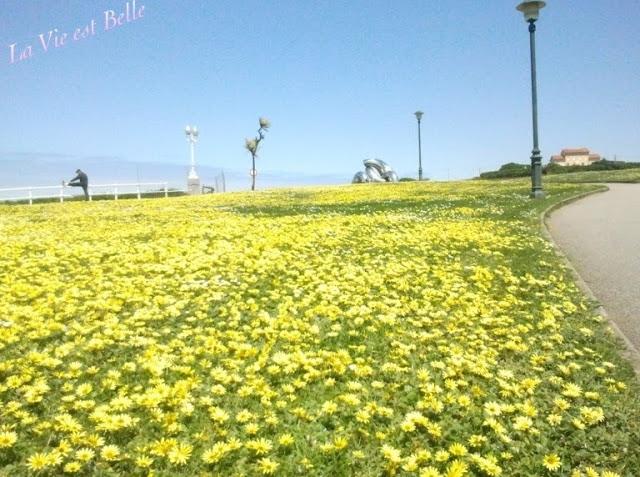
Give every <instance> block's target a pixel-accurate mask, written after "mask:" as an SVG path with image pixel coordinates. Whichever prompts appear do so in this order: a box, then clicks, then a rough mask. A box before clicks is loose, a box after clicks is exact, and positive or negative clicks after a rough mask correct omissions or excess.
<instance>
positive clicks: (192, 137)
mask: <svg viewBox="0 0 640 477" xmlns="http://www.w3.org/2000/svg"><path fill="white" fill-rule="evenodd" d="M184 132H185V134H186V135H187V141H189V146H190V149H191V169H190V170H189V176H188V177H187V193H188V194H189V195H197V194H200V192H201V190H200V178H199V177H198V173H197V172H196V158H195V146H196V142H198V128H197V127H195V126H193V127H192V126H187V127H186V128H185V129H184Z"/></svg>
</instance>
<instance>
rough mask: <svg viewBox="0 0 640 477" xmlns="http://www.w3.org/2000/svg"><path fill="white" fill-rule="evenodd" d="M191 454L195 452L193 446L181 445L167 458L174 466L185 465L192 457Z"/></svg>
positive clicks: (171, 451) (172, 450) (170, 452)
mask: <svg viewBox="0 0 640 477" xmlns="http://www.w3.org/2000/svg"><path fill="white" fill-rule="evenodd" d="M191 452H193V446H191V445H190V444H183V443H181V444H178V445H177V446H175V447H174V448H173V449H171V450H170V451H169V454H167V457H168V458H169V462H171V463H172V464H177V465H184V464H186V463H187V461H188V460H189V458H190V457H191Z"/></svg>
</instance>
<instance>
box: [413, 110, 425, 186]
mask: <svg viewBox="0 0 640 477" xmlns="http://www.w3.org/2000/svg"><path fill="white" fill-rule="evenodd" d="M414 114H415V115H416V118H417V119H418V180H419V181H421V180H422V131H421V129H420V123H421V122H422V115H423V114H424V113H423V112H422V111H416V112H415V113H414Z"/></svg>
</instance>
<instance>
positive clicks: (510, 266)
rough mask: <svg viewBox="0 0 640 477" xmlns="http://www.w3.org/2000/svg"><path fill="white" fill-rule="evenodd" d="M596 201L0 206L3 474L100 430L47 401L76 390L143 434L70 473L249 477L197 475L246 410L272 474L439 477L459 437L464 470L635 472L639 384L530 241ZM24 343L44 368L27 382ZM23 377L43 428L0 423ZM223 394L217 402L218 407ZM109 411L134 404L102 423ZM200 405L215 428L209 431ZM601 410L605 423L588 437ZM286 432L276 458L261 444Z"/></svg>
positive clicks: (115, 438) (269, 195)
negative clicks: (39, 389) (220, 413)
mask: <svg viewBox="0 0 640 477" xmlns="http://www.w3.org/2000/svg"><path fill="white" fill-rule="evenodd" d="M593 187H594V186H582V185H581V186H577V185H566V184H563V185H549V187H548V188H547V193H548V196H547V198H546V199H545V200H542V201H536V202H532V201H530V200H529V199H528V198H527V182H526V181H508V182H503V183H492V184H487V183H486V182H484V181H483V182H467V183H451V184H438V183H432V184H419V183H409V184H389V185H363V186H357V187H336V188H327V189H320V188H309V189H298V190H292V191H271V192H265V193H260V194H254V195H251V194H227V195H219V196H208V197H199V198H179V199H170V200H163V199H160V200H145V201H141V202H137V201H129V202H122V203H107V202H102V203H99V202H96V203H93V204H84V203H74V204H66V205H64V206H60V205H58V204H51V205H43V206H33V207H2V206H0V237H1V238H2V241H3V244H4V246H3V249H2V253H0V268H1V269H3V270H7V272H6V273H5V275H4V276H3V277H2V278H0V313H1V315H0V316H2V317H3V319H5V320H9V321H12V322H13V324H14V325H13V326H11V327H9V328H0V343H1V344H2V347H1V348H0V356H1V357H2V365H1V366H0V376H1V377H2V379H3V380H4V383H5V384H0V403H1V404H3V406H2V410H0V414H1V415H2V419H3V425H7V426H13V427H12V429H15V431H16V432H17V434H18V436H19V440H18V442H17V444H15V445H14V446H13V447H11V448H9V449H8V450H7V449H0V475H1V473H2V468H3V466H4V472H5V473H6V475H12V476H14V475H15V476H21V475H27V474H28V472H27V470H26V469H27V468H26V465H25V463H26V461H27V457H28V456H29V455H32V454H33V452H36V451H37V452H44V451H47V452H49V453H51V452H54V446H58V445H60V442H61V441H64V440H65V439H68V434H66V433H65V432H64V431H63V430H60V429H59V424H56V420H55V419H54V416H55V415H56V414H60V413H63V412H69V413H70V414H72V415H73V416H75V418H76V419H77V421H78V422H80V423H81V424H82V426H84V428H85V429H87V431H91V430H92V429H94V426H96V425H97V424H96V420H95V419H91V418H90V415H89V411H90V410H91V409H89V410H87V409H84V408H83V407H80V408H78V409H76V408H74V402H73V401H74V399H72V400H71V402H70V401H69V400H65V399H63V398H64V396H65V395H68V394H69V392H73V390H74V388H76V389H77V386H79V385H80V384H81V383H90V384H92V386H93V391H91V394H90V396H89V397H90V398H92V399H93V400H94V401H95V404H96V405H99V404H104V405H105V406H106V409H107V410H108V412H110V413H116V412H119V413H123V412H126V413H128V414H129V415H130V416H133V417H134V418H138V419H140V421H139V424H138V425H136V426H135V427H134V428H125V429H122V430H119V431H113V432H112V431H101V432H100V433H101V435H103V436H104V438H105V440H106V443H107V444H114V445H117V446H119V448H120V450H121V452H122V453H123V456H124V457H123V458H122V459H119V460H117V461H115V462H111V463H109V462H107V461H105V460H104V459H101V458H99V457H97V458H96V459H95V460H94V461H92V462H91V463H90V464H88V465H87V466H86V467H85V468H84V469H85V470H84V474H83V475H90V474H94V475H131V474H136V472H141V471H136V465H135V464H134V461H135V458H136V456H140V455H147V456H149V455H151V456H153V458H154V459H155V460H154V464H153V468H154V469H156V472H157V473H156V475H163V476H165V475H166V476H169V475H194V474H196V473H198V472H205V471H208V472H214V474H213V475H216V474H215V473H216V472H220V473H221V474H224V475H240V473H243V472H244V473H247V474H249V475H255V474H258V473H259V472H260V469H261V467H260V464H259V456H258V457H257V456H256V455H255V453H254V452H252V451H250V450H249V449H248V448H243V449H240V450H235V451H233V452H231V456H230V457H227V458H226V459H222V460H221V461H220V462H218V463H216V464H206V463H204V462H203V461H202V456H203V451H204V450H205V449H208V448H210V447H211V446H212V445H213V444H214V443H215V442H223V441H224V440H225V439H229V438H230V437H233V438H236V439H238V440H239V441H240V442H242V443H247V442H249V441H250V440H251V439H252V436H250V435H248V434H247V432H248V431H247V429H246V428H245V424H244V423H239V422H237V421H236V420H235V419H236V418H234V416H237V413H238V412H239V411H241V410H242V409H249V410H250V411H251V412H252V413H253V414H254V415H255V416H257V418H255V421H256V423H258V424H259V427H260V430H259V431H258V434H257V435H256V436H253V437H256V438H257V437H260V438H265V439H269V440H271V441H272V445H273V450H272V451H270V452H268V457H269V458H270V459H272V460H273V461H274V462H277V463H278V464H279V468H278V471H279V472H280V473H281V475H299V474H306V475H326V476H329V475H354V474H355V475H364V476H379V475H381V473H383V471H384V470H385V469H387V470H390V469H395V470H397V471H399V472H400V473H401V474H404V473H405V472H404V471H403V470H402V466H408V467H407V468H411V463H412V461H411V459H412V457H411V456H412V455H413V456H417V458H418V464H417V465H419V467H422V468H423V469H424V468H427V467H428V466H432V467H434V468H438V469H440V470H442V471H443V472H444V471H445V470H447V469H449V470H450V468H451V466H452V465H454V464H452V463H451V462H452V461H453V460H454V457H453V456H451V455H449V456H446V457H445V454H442V453H441V454H439V456H440V457H439V458H440V459H442V461H438V459H436V456H437V454H436V451H438V450H440V451H442V452H444V451H447V450H451V449H452V448H451V445H452V444H455V443H457V444H463V445H465V446H466V448H467V452H468V453H467V454H466V455H461V456H459V457H458V459H459V460H460V461H461V462H463V463H465V465H468V466H469V468H470V469H471V475H490V474H491V472H492V471H493V472H497V471H495V465H499V466H500V468H501V469H502V475H508V476H510V477H511V476H525V475H526V476H528V475H546V472H547V471H546V470H545V469H544V468H543V467H542V465H541V462H542V458H543V456H545V455H547V454H551V453H557V454H558V455H559V456H560V458H561V461H562V463H561V467H560V471H559V473H560V474H561V475H568V473H569V471H570V470H572V469H577V468H580V469H582V470H584V469H585V468H586V467H587V466H593V467H594V468H597V469H599V470H601V471H602V470H603V469H609V470H612V471H617V472H618V473H619V474H620V475H624V476H633V475H634V473H635V471H636V470H637V469H638V468H640V457H639V456H638V454H637V453H636V452H634V451H633V449H637V448H639V447H640V402H639V400H638V395H639V394H640V393H639V392H638V391H639V389H638V385H637V381H636V380H635V377H634V375H633V372H632V371H631V369H630V367H629V366H628V364H627V363H625V362H624V361H622V360H621V359H620V357H619V356H618V353H617V349H616V344H615V342H614V339H613V338H612V337H611V334H610V333H609V332H607V331H606V329H605V328H603V327H602V326H601V325H600V324H599V323H598V319H597V317H595V316H594V314H593V312H592V306H591V305H590V304H589V303H586V302H585V300H584V297H582V295H581V294H580V292H579V291H578V289H577V288H576V287H575V285H574V284H573V283H572V281H571V278H570V275H569V273H568V272H567V271H566V270H564V268H563V266H562V265H561V262H560V261H559V260H558V258H557V257H556V256H555V254H554V251H553V249H552V247H551V246H550V245H549V244H547V243H546V242H545V241H544V239H542V237H541V235H540V231H539V221H538V217H539V214H540V213H541V211H542V210H544V209H545V208H546V207H547V206H549V205H551V204H553V203H555V202H557V201H559V200H562V199H564V198H567V197H570V196H572V195H574V194H576V193H577V192H579V191H583V190H588V189H590V188H593ZM36 223H37V226H38V227H37V229H34V224H36ZM83 260H88V263H90V264H91V267H90V273H89V274H87V273H85V271H84V269H83V268H81V264H82V261H83ZM85 263H86V262H85ZM203 283H215V286H204V285H202V284H203ZM56 295H57V296H58V298H56ZM157 297H160V298H161V299H158V298H157ZM54 309H55V313H53V312H52V310H54ZM193 317H197V319H196V320H194V319H193ZM59 325H62V326H64V327H65V329H66V331H65V332H64V333H62V332H61V329H60V328H59ZM17 336H19V337H20V339H18V340H16V339H15V338H16V337H17ZM25 337H27V338H26V339H25ZM35 349H37V350H38V353H40V354H39V355H38V356H57V357H59V359H60V361H61V362H60V364H58V365H57V366H54V367H53V368H51V367H50V366H41V365H37V364H34V363H37V362H38V361H41V359H42V357H37V356H31V355H29V351H34V350H35ZM56 350H66V351H65V352H60V351H56ZM278 352H280V353H278ZM74 362H76V363H77V362H80V363H81V364H82V366H83V369H87V368H89V367H91V366H93V367H94V368H95V370H92V371H91V372H90V373H86V372H83V371H80V372H78V371H77V370H75V369H76V368H75V367H74V366H75V365H74V364H73V363H74ZM167 362H174V363H175V364H174V365H173V366H170V367H169V368H165V367H163V366H165V365H166V363H167ZM126 363H129V364H126ZM163 363H164V364H163ZM276 363H279V364H276ZM125 364H126V365H125ZM178 364H180V365H181V366H178ZM274 365H275V367H273V366H274ZM212 366H213V369H214V370H215V369H223V370H224V373H223V375H224V376H228V377H230V378H231V380H230V381H229V382H227V381H226V378H224V376H218V377H217V378H216V377H215V376H217V375H216V374H215V373H213V371H212ZM269 366H271V367H269ZM158 367H159V368H158ZM287 367H288V368H290V371H288V372H283V369H285V368H287ZM158 369H159V371H158ZM113 370H120V371H121V375H120V376H119V375H117V374H113V373H110V371H113ZM25 373H27V374H29V375H31V376H35V378H42V379H45V380H46V381H47V382H48V385H49V386H50V387H51V391H50V392H47V394H46V397H44V399H43V400H42V401H37V400H36V401H35V402H34V403H33V404H30V405H28V406H27V408H26V409H27V410H28V412H29V415H30V416H34V417H35V418H36V419H37V420H36V424H39V425H42V424H43V423H51V424H50V426H51V427H47V426H46V425H45V426H43V427H42V428H40V427H38V426H36V425H35V424H33V423H28V419H27V420H26V421H25V419H24V418H25V416H24V415H23V414H20V413H18V412H16V411H15V410H13V411H10V410H9V409H13V408H11V407H10V406H8V404H9V403H10V402H20V401H24V396H25V393H27V392H29V393H31V395H32V394H33V393H34V392H35V391H34V390H33V389H31V388H30V387H29V385H30V384H31V383H29V382H27V383H23V384H20V380H21V379H22V378H23V377H24V376H25ZM57 373H62V374H57ZM158 373H159V374H158ZM12 376H13V378H12ZM21 377H22V378H21ZM158 377H160V378H161V381H162V382H164V383H165V384H167V385H170V386H178V385H179V387H180V386H181V388H180V389H182V390H181V391H179V394H178V396H182V398H176V395H175V393H176V392H178V391H173V392H170V393H169V394H168V395H166V391H165V394H162V393H160V394H159V395H160V397H161V403H160V404H158V406H159V407H160V408H161V409H163V415H161V416H160V417H159V416H158V415H157V413H155V412H152V410H151V409H149V408H147V407H145V405H144V402H145V398H144V395H143V394H142V393H144V392H146V391H149V390H152V389H155V388H157V387H158V386H159V382H158ZM185 377H188V378H189V379H191V377H194V378H196V379H197V380H198V384H197V385H195V384H193V383H192V384H188V382H189V381H188V380H187V384H185V382H184V381H185ZM223 378H224V379H223ZM236 379H238V380H239V381H238V382H236V381H235V380H236ZM0 382H2V381H0ZM220 382H223V383H225V386H226V388H227V392H226V393H225V394H223V395H219V394H212V393H211V390H212V389H213V388H212V387H214V388H215V386H217V385H219V384H220ZM6 383H12V385H11V386H7V384H6ZM15 383H17V384H15ZM69 384H70V385H71V388H68V387H65V386H67V385H69ZM138 385H142V388H141V389H138V388H137V387H136V386H138ZM265 386H266V387H265ZM576 386H577V388H576ZM269 390H270V391H271V392H273V393H275V395H274V396H271V392H268V391H269ZM185 392H186V394H187V396H188V397H185V396H184V393H185ZM71 395H72V396H73V393H72V394H71ZM118 395H120V396H123V395H124V396H128V397H129V399H131V400H132V402H133V403H134V404H133V405H132V406H126V405H125V406H124V411H123V410H122V403H120V405H119V406H120V408H118V409H119V410H116V409H110V407H113V406H114V404H113V402H114V401H113V400H114V398H116V397H117V396H118ZM141 396H142V397H141ZM269 396H271V397H269ZM77 399H78V398H76V399H75V400H77ZM147 399H148V398H147ZM176 399H177V400H176ZM181 399H182V400H184V399H187V401H188V402H189V403H191V405H192V406H193V407H194V409H193V410H192V411H191V413H190V414H189V413H187V414H184V413H183V411H181V409H182V407H181V406H183V405H184V402H183V401H181ZM211 399H213V401H211ZM354 399H355V400H354ZM559 399H562V400H563V401H564V402H565V403H566V404H567V405H569V406H570V407H569V408H568V409H564V410H563V407H564V406H565V404H563V402H562V401H558V400H559ZM163 400H164V401H163ZM356 401H357V402H358V404H354V403H355V402H356ZM211 402H213V403H214V404H215V405H216V407H219V408H221V409H223V410H224V411H226V412H227V413H228V414H229V420H228V421H225V422H226V423H224V424H221V423H218V424H216V423H215V422H216V421H214V422H213V423H212V420H211V419H212V417H211V416H212V411H211V408H210V406H211V405H212V404H211ZM327 402H334V403H337V404H338V409H337V411H335V412H334V413H328V412H327V411H326V409H325V408H324V407H323V406H324V405H325V404H326V403H327ZM87 405H88V404H87ZM487 406H488V407H487ZM496 406H497V407H496ZM595 408H601V409H602V411H603V413H604V416H605V419H604V421H603V422H600V423H596V422H589V420H590V414H589V413H590V412H593V410H594V409H595ZM376 409H377V411H376ZM384 409H391V410H392V411H393V413H392V414H388V412H387V411H384ZM381 410H382V411H381ZM103 411H104V409H103ZM416 412H419V413H421V414H420V415H421V416H423V417H422V418H417V419H418V420H417V421H415V422H414V421H412V419H413V418H411V419H410V418H409V417H407V416H412V414H410V413H416ZM168 414H169V415H171V419H169V420H166V418H167V415H168ZM272 414H273V415H275V417H276V418H277V419H276V421H275V424H274V421H273V420H272V419H271V420H270V418H269V416H271V415H272ZM550 415H552V416H559V418H560V419H561V422H560V423H558V424H554V425H551V423H550V422H549V421H548V420H547V418H548V416H550ZM163 416H164V417H163ZM413 416H414V418H415V414H413ZM424 418H426V419H427V420H428V425H426V424H425V425H424V426H423V425H422V424H421V422H422V420H423V419H424ZM527 419H530V420H531V421H530V424H529V421H527ZM414 420H415V419H414ZM98 421H99V419H98ZM175 422H177V427H175V426H173V424H172V423H175ZM270 422H271V423H270ZM585 422H586V423H587V425H586V426H585ZM483 423H484V424H483ZM172 426H173V427H172ZM582 426H585V428H584V429H581V428H580V427H582ZM412 427H413V428H414V429H412ZM285 433H288V434H291V435H292V437H293V438H294V439H295V445H293V446H292V447H286V446H282V445H278V440H277V437H278V436H281V435H282V434H285ZM377 433H381V434H377ZM472 436H484V437H483V438H484V439H486V440H485V441H484V442H483V441H482V440H479V441H478V444H477V446H474V445H472V444H470V440H473V437H472ZM160 437H165V438H167V439H171V438H175V439H177V440H178V441H179V442H180V443H189V444H188V445H191V446H192V448H193V456H192V457H191V459H190V460H189V461H188V463H187V464H184V465H180V464H175V463H171V461H170V457H171V454H170V455H165V456H157V455H154V454H153V446H152V443H153V442H154V441H156V440H157V439H159V438H160ZM340 439H345V440H346V442H347V447H346V448H342V442H343V441H341V440H340ZM87 445H88V444H87V443H86V442H84V441H82V439H80V444H78V447H86V446H87ZM385 445H386V446H388V447H384V446H385ZM394 450H398V451H400V453H401V457H402V461H397V459H396V456H395V455H394V452H393V451H394ZM354 451H356V452H361V453H362V455H359V454H353V452H354ZM425 452H427V453H431V457H430V458H427V457H426V454H425ZM456 452H457V451H456ZM98 453H99V449H98ZM493 459H495V462H496V463H497V464H495V463H494V461H493ZM70 460H71V459H70V457H67V456H65V458H64V462H69V461H70ZM445 461H448V462H445ZM394 462H395V463H394ZM60 469H61V467H60V466H58V467H55V468H53V470H51V471H50V472H51V474H50V475H57V474H58V473H59V471H60ZM483 469H484V470H483ZM44 474H46V472H45V473H44ZM44 474H43V475H44ZM136 475H137V474H136ZM406 475H416V474H415V473H411V472H407V473H406Z"/></svg>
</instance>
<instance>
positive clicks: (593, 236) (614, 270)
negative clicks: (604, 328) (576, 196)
mask: <svg viewBox="0 0 640 477" xmlns="http://www.w3.org/2000/svg"><path fill="white" fill-rule="evenodd" d="M607 186H608V187H609V191H608V192H604V193H602V194H594V195H590V196H588V197H586V198H584V199H580V200H578V201H576V202H573V203H570V204H568V205H566V206H564V207H562V208H560V209H557V210H556V211H554V212H553V213H552V214H551V216H550V217H549V218H548V219H547V227H548V229H549V232H550V233H551V236H552V237H553V239H554V240H555V242H556V243H557V244H558V245H559V246H560V248H561V249H562V251H563V252H564V254H565V255H566V256H567V257H568V259H569V260H570V261H571V263H572V264H573V266H574V267H575V269H576V270H577V271H578V273H579V274H580V276H581V277H582V279H583V280H584V281H585V282H586V284H587V285H588V286H589V288H590V289H591V291H592V292H593V294H594V295H595V296H596V298H597V299H598V301H599V302H600V304H601V305H602V306H603V307H604V309H605V310H606V312H607V314H608V315H609V319H610V320H612V321H613V322H614V323H615V324H616V325H617V327H618V328H619V329H620V331H621V332H622V333H623V334H624V335H625V336H626V337H627V339H628V340H629V341H630V342H631V344H632V345H633V346H634V347H635V348H636V351H637V350H640V184H607Z"/></svg>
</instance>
